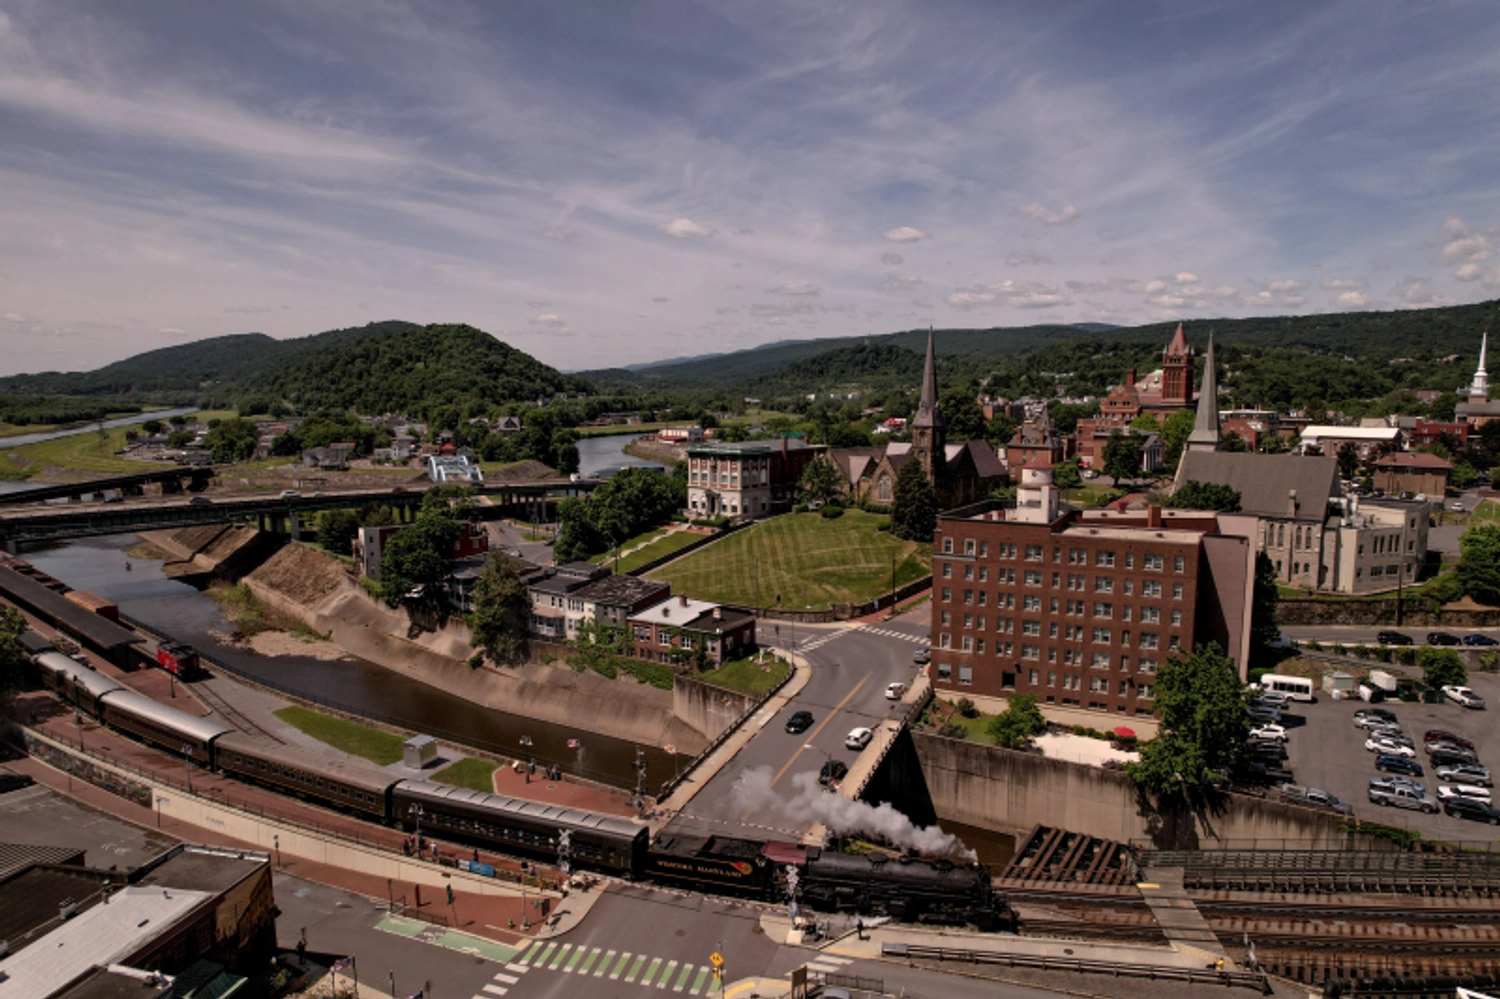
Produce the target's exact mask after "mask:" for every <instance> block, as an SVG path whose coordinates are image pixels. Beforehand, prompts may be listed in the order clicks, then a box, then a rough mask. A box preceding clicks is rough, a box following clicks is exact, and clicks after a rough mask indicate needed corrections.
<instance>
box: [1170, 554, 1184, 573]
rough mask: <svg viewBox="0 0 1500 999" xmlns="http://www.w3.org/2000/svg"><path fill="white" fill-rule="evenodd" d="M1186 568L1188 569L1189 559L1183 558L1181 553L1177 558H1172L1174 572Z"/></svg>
mask: <svg viewBox="0 0 1500 999" xmlns="http://www.w3.org/2000/svg"><path fill="white" fill-rule="evenodd" d="M1186 569H1187V559H1185V558H1183V557H1182V556H1181V555H1178V556H1177V557H1176V558H1174V559H1173V560H1172V571H1173V572H1183V571H1185V570H1186Z"/></svg>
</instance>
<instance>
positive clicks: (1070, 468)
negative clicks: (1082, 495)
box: [1052, 458, 1083, 489]
mask: <svg viewBox="0 0 1500 999" xmlns="http://www.w3.org/2000/svg"><path fill="white" fill-rule="evenodd" d="M1052 481H1053V482H1054V483H1055V484H1056V485H1057V487H1058V488H1059V489H1077V488H1078V487H1079V486H1081V485H1083V475H1082V474H1081V473H1080V472H1079V471H1078V459H1077V458H1070V459H1069V460H1067V461H1065V462H1063V463H1062V464H1061V465H1058V466H1056V467H1055V468H1054V469H1053V470H1052Z"/></svg>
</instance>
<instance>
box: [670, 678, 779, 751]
mask: <svg viewBox="0 0 1500 999" xmlns="http://www.w3.org/2000/svg"><path fill="white" fill-rule="evenodd" d="M759 702H760V698H759V697H756V696H755V695H753V694H742V693H740V692H739V691H737V690H726V689H725V688H723V687H716V686H714V685H713V684H711V683H704V682H703V681H702V680H695V679H693V678H692V677H687V676H679V677H677V678H676V679H675V680H673V682H672V714H674V715H676V716H677V718H678V719H680V720H681V721H682V722H683V723H684V724H686V725H688V726H690V727H691V728H692V729H693V730H694V731H696V732H698V733H699V734H700V735H702V736H703V738H704V739H713V738H714V737H716V736H717V735H718V734H719V733H720V732H723V731H724V730H725V729H726V728H729V727H730V726H731V725H735V724H738V723H739V721H740V719H741V718H743V717H745V714H746V713H747V712H748V711H749V710H750V709H751V708H753V707H755V705H756V704H758V703H759Z"/></svg>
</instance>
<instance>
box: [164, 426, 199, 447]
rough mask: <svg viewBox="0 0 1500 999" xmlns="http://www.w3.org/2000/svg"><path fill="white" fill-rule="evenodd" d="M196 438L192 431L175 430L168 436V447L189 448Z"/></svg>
mask: <svg viewBox="0 0 1500 999" xmlns="http://www.w3.org/2000/svg"><path fill="white" fill-rule="evenodd" d="M196 436H197V435H196V434H194V433H193V432H192V431H191V430H175V431H173V432H172V433H170V434H168V435H167V447H177V448H181V447H187V446H188V445H189V444H191V443H193V440H194V438H195V437H196Z"/></svg>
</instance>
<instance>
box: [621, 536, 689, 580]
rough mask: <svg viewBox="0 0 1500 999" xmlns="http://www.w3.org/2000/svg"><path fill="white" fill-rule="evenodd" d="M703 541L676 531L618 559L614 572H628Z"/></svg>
mask: <svg viewBox="0 0 1500 999" xmlns="http://www.w3.org/2000/svg"><path fill="white" fill-rule="evenodd" d="M701 540H703V535H701V534H694V533H693V532H692V531H678V532H677V533H676V534H670V535H668V536H666V537H664V538H658V539H656V540H655V541H653V542H651V543H650V544H649V545H647V546H646V547H644V548H641V549H639V550H637V551H635V552H633V553H631V554H629V555H626V556H624V557H623V558H621V559H620V561H619V563H617V564H616V565H615V571H616V572H629V571H630V570H632V569H635V568H637V567H639V566H643V565H645V564H646V563H647V562H650V561H652V560H653V559H658V558H661V557H662V556H663V555H670V554H672V553H673V552H675V551H681V550H682V549H684V548H686V547H687V546H688V545H690V544H692V543H693V542H694V541H701Z"/></svg>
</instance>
